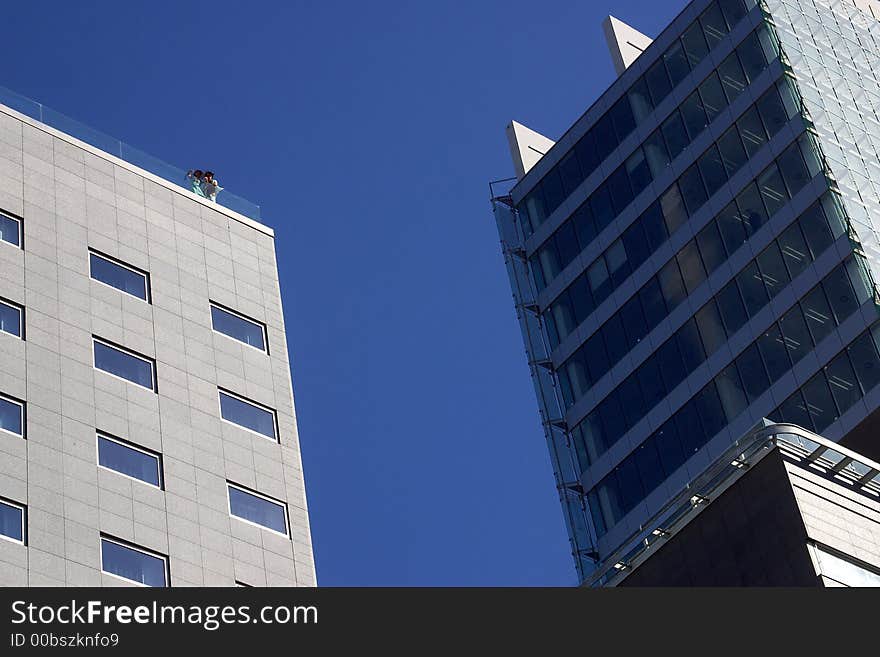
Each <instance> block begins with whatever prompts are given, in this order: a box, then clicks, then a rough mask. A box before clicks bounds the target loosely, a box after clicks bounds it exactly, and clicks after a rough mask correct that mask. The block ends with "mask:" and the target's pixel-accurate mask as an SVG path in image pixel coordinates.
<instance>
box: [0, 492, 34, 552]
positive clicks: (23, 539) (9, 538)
mask: <svg viewBox="0 0 880 657" xmlns="http://www.w3.org/2000/svg"><path fill="white" fill-rule="evenodd" d="M0 504H4V505H6V506H9V507H12V508H14V509H18V510H19V511H21V540H18V539H17V538H13V537H12V536H7V535H6V534H0V539H2V540H4V541H9V542H10V543H14V544H15V545H27V538H28V536H27V506H26V505H24V504H22V503H21V502H16V501H14V500H10V499H9V498H7V497H0Z"/></svg>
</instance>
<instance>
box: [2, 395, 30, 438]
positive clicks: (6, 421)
mask: <svg viewBox="0 0 880 657" xmlns="http://www.w3.org/2000/svg"><path fill="white" fill-rule="evenodd" d="M24 417H25V414H24V402H23V401H19V400H17V399H13V398H12V397H5V396H2V395H0V431H8V432H9V433H11V434H13V435H16V436H19V437H21V438H24V426H25V422H24Z"/></svg>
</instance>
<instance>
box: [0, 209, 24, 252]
mask: <svg viewBox="0 0 880 657" xmlns="http://www.w3.org/2000/svg"><path fill="white" fill-rule="evenodd" d="M0 215H3V216H4V217H6V218H7V219H11V220H12V221H14V222H15V223H16V224H18V244H13V243H12V242H7V241H6V240H3V239H0V244H5V245H6V246H9V247H11V248H13V249H21V250H24V219H22V218H21V217H19V216H16V215H14V214H12V213H11V212H7V211H6V210H0Z"/></svg>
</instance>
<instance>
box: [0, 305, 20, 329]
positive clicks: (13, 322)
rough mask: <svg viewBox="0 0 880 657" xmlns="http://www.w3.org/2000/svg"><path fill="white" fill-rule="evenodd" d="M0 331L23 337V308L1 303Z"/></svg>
mask: <svg viewBox="0 0 880 657" xmlns="http://www.w3.org/2000/svg"><path fill="white" fill-rule="evenodd" d="M0 331H3V332H4V333H10V334H12V335H14V336H15V337H17V338H20V337H21V308H19V307H18V306H15V305H13V304H11V303H6V302H5V301H0Z"/></svg>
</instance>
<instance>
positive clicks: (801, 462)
mask: <svg viewBox="0 0 880 657" xmlns="http://www.w3.org/2000/svg"><path fill="white" fill-rule="evenodd" d="M763 424H764V425H765V426H762V427H761V428H758V429H755V430H753V431H751V432H749V433H747V434H746V435H745V436H744V437H743V438H740V439H739V440H737V441H736V442H735V443H733V445H732V446H731V447H730V448H729V449H728V450H727V451H726V452H725V453H724V454H722V455H721V457H719V458H718V459H717V460H716V461H715V462H714V463H713V464H712V465H710V466H709V467H708V468H707V469H706V470H705V471H704V472H703V473H702V474H700V475H699V476H697V477H696V478H695V479H694V480H693V481H691V482H690V483H688V484H687V485H686V486H685V487H684V488H683V489H682V490H681V491H680V492H679V493H678V495H676V496H675V497H674V498H673V499H672V500H670V501H669V502H667V503H666V505H664V506H663V508H661V509H660V511H658V512H657V513H656V514H654V515H653V516H652V517H651V519H650V520H648V521H647V522H645V523H644V524H643V525H642V526H641V527H640V528H639V530H637V531H636V532H633V533H632V534H631V535H630V537H629V538H628V539H627V540H626V541H624V542H623V544H622V545H621V546H620V547H618V548H617V550H615V552H614V553H613V554H611V555H610V556H609V557H608V558H607V559H605V560H604V561H603V562H602V563H601V564H600V565H599V567H598V568H597V570H596V571H595V572H594V573H592V574H591V576H590V577H588V578H587V579H586V581H585V582H584V583H583V586H588V587H604V586H616V585H617V584H618V583H619V582H620V581H621V580H622V579H623V578H624V577H626V575H628V574H629V573H630V572H631V571H632V570H633V569H634V568H636V567H638V566H639V565H640V564H641V563H642V562H643V561H645V560H646V559H647V558H649V557H650V556H651V555H652V554H653V553H655V552H656V551H657V550H658V549H659V548H660V547H661V546H662V545H664V544H665V543H666V542H667V541H669V540H670V539H671V538H672V537H673V536H674V535H675V534H676V533H677V532H678V531H680V530H681V529H682V528H683V527H684V526H685V525H686V524H687V523H688V522H690V521H691V520H692V519H693V518H694V517H696V515H697V514H699V513H700V512H701V511H702V510H703V509H704V508H705V507H706V506H707V505H708V504H709V503H711V502H712V501H713V500H714V499H717V498H718V497H719V496H720V495H721V494H722V493H723V492H724V491H725V490H727V489H728V488H729V487H730V486H732V485H733V484H734V483H735V482H736V481H738V479H739V478H740V477H741V476H742V475H743V474H744V473H745V472H746V471H748V470H749V469H750V468H751V467H753V466H754V465H755V464H756V463H757V462H758V461H760V460H761V459H762V458H764V457H765V456H766V455H767V454H769V453H770V452H772V451H773V450H776V449H778V450H779V452H780V454H781V455H782V457H783V458H784V459H785V460H786V461H788V462H789V463H793V464H795V465H797V466H798V467H801V468H804V469H809V470H811V471H812V472H815V473H818V474H820V475H822V476H824V477H826V478H828V479H831V480H833V481H835V482H837V483H840V484H842V485H844V486H846V487H847V488H848V489H850V490H853V491H856V492H858V493H861V494H863V495H866V496H868V497H870V498H871V499H873V500H875V501H876V500H880V464H878V463H875V462H874V461H871V460H870V459H867V458H865V457H864V456H861V455H859V454H856V453H855V452H852V451H850V450H848V449H846V448H845V447H843V446H841V445H838V444H836V443H833V442H831V441H830V440H828V439H827V438H823V437H822V436H819V435H817V434H815V433H813V432H812V431H808V430H807V429H804V428H802V427H799V426H796V425H794V424H786V423H777V424H773V423H771V422H770V421H769V420H764V422H763Z"/></svg>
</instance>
